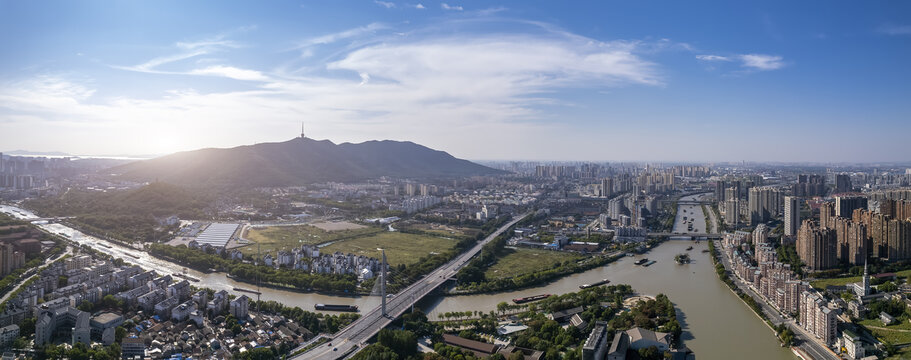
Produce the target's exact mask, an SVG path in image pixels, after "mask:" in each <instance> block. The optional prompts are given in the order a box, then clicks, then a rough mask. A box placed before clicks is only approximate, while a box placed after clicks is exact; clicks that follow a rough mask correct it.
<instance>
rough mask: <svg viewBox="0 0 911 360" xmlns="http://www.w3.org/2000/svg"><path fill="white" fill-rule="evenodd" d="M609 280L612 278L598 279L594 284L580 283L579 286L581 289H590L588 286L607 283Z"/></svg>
mask: <svg viewBox="0 0 911 360" xmlns="http://www.w3.org/2000/svg"><path fill="white" fill-rule="evenodd" d="M609 282H610V280H608V279H602V280H601V281H598V282H596V283H594V284H582V285H579V288H580V289H588V288H590V287H595V286H601V285H604V284H607V283H609Z"/></svg>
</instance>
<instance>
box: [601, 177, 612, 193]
mask: <svg viewBox="0 0 911 360" xmlns="http://www.w3.org/2000/svg"><path fill="white" fill-rule="evenodd" d="M613 194H614V179H612V178H604V179H601V196H604V197H611V195H613Z"/></svg>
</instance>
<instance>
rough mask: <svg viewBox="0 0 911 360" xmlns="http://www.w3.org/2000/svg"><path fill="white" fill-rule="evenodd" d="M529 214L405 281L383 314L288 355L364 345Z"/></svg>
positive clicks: (328, 354) (327, 358) (323, 355)
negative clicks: (402, 287)
mask: <svg viewBox="0 0 911 360" xmlns="http://www.w3.org/2000/svg"><path fill="white" fill-rule="evenodd" d="M530 214H531V213H530V212H529V213H525V214H522V215H520V216H517V217H516V218H515V219H513V220H511V221H510V222H508V223H506V224H505V225H503V226H501V227H500V228H499V229H497V230H496V231H494V232H493V233H492V234H490V235H488V236H487V237H486V238H484V240H482V241H480V242H478V243H477V244H476V245H475V246H474V247H472V248H471V249H470V250H468V251H466V252H464V253H462V254H460V255H459V256H457V257H456V258H455V259H452V260H450V261H449V262H448V263H446V264H444V265H443V266H440V267H439V268H437V269H436V270H434V271H433V272H431V273H429V274H427V275H426V276H424V277H422V278H421V279H420V280H418V281H416V282H415V283H414V284H411V285H409V286H408V287H407V288H405V289H404V290H402V291H399V293H398V294H396V295H395V296H393V297H391V298H389V299H388V301H386V314H383V311H382V309H381V307H376V308H374V309H373V310H370V311H369V312H367V313H366V314H364V315H363V316H361V317H360V318H358V319H357V320H355V321H354V322H353V323H351V324H350V325H348V326H346V327H345V328H344V329H342V330H339V332H337V333H335V334H334V335H332V336H329V338H330V341H329V342H328V343H326V344H324V345H320V346H317V347H315V348H313V349H310V350H309V351H307V352H304V353H302V354H300V355H297V356H295V357H293V358H292V359H318V360H336V359H340V358H343V357H345V356H348V355H351V354H354V353H356V352H357V351H359V350H360V349H362V348H363V347H364V346H365V345H366V343H367V341H368V340H369V339H370V338H371V337H373V336H374V335H376V334H377V333H378V332H379V331H380V330H381V329H383V328H385V327H386V326H388V325H389V323H391V322H392V320H394V319H395V318H397V317H399V316H401V315H402V314H403V313H405V311H407V310H408V309H409V308H410V307H411V306H412V305H414V304H415V303H416V302H418V301H419V300H421V299H422V298H424V296H427V294H429V293H430V292H432V291H433V290H434V289H436V288H437V287H439V286H440V285H441V284H443V283H445V282H446V281H447V280H448V279H450V278H452V277H453V276H455V274H456V273H457V272H458V271H459V270H460V269H462V267H464V266H465V265H466V264H467V263H468V261H469V260H471V258H472V257H474V256H475V255H477V254H478V252H480V251H481V248H483V247H484V245H486V244H487V243H489V242H490V241H492V240H493V239H495V238H496V237H497V236H499V235H500V234H502V233H503V232H504V231H506V229H509V227H511V226H513V225H515V224H516V223H517V222H519V221H520V220H522V219H524V218H525V217H526V216H528V215H530ZM295 351H297V349H295V350H293V351H292V353H294V352H295Z"/></svg>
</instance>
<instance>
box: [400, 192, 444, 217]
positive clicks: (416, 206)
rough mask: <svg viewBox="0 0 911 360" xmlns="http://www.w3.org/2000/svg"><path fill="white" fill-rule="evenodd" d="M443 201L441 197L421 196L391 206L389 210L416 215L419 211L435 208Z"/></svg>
mask: <svg viewBox="0 0 911 360" xmlns="http://www.w3.org/2000/svg"><path fill="white" fill-rule="evenodd" d="M441 201H442V199H440V198H439V197H436V196H432V195H421V196H414V197H409V198H407V199H405V200H402V201H401V203H398V204H389V210H393V211H404V212H405V213H407V214H414V213H416V212H418V211H421V210H424V209H426V208H429V207H433V206H435V205H437V204H439V203H440V202H441Z"/></svg>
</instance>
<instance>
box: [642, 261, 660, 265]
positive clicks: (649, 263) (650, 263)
mask: <svg viewBox="0 0 911 360" xmlns="http://www.w3.org/2000/svg"><path fill="white" fill-rule="evenodd" d="M656 262H657V261H655V260H652V261H649V262H647V263H645V264H642V266H652V264H654V263H656Z"/></svg>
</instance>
